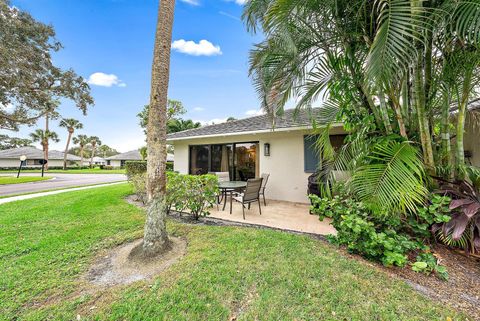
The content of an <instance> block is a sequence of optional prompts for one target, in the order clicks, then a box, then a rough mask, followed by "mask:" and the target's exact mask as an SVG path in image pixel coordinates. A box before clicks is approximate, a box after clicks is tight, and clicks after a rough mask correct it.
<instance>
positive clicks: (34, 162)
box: [27, 159, 41, 166]
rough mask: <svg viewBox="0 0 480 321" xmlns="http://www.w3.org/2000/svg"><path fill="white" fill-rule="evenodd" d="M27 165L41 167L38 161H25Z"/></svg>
mask: <svg viewBox="0 0 480 321" xmlns="http://www.w3.org/2000/svg"><path fill="white" fill-rule="evenodd" d="M27 165H29V166H32V165H41V164H40V159H27Z"/></svg>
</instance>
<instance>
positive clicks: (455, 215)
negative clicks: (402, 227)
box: [432, 168, 480, 253]
mask: <svg viewBox="0 0 480 321" xmlns="http://www.w3.org/2000/svg"><path fill="white" fill-rule="evenodd" d="M466 174H467V177H466V180H461V181H455V182H449V183H448V184H445V185H444V186H443V187H442V188H441V189H440V191H439V193H442V194H446V195H449V196H451V197H452V201H451V203H450V206H449V208H450V210H451V211H452V214H451V219H450V220H449V221H446V222H439V223H437V224H435V225H434V226H433V227H432V232H433V233H435V235H436V236H437V238H438V239H439V240H440V241H441V242H443V243H445V244H447V245H450V246H456V247H461V248H463V249H464V250H465V251H466V252H467V253H479V252H480V171H479V170H477V169H475V168H467V169H466ZM467 179H468V180H467Z"/></svg>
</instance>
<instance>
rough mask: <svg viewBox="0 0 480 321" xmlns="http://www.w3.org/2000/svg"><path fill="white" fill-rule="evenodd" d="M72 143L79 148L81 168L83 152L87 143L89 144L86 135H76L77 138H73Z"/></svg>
mask: <svg viewBox="0 0 480 321" xmlns="http://www.w3.org/2000/svg"><path fill="white" fill-rule="evenodd" d="M73 143H74V144H75V145H78V146H79V147H80V158H81V160H80V166H83V151H84V150H85V147H86V146H87V144H88V143H90V139H89V137H88V136H87V135H78V136H77V137H73Z"/></svg>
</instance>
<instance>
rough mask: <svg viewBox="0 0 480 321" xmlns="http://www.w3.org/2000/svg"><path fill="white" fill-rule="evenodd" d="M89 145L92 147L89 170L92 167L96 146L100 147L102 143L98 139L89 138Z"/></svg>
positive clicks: (94, 137) (95, 137)
mask: <svg viewBox="0 0 480 321" xmlns="http://www.w3.org/2000/svg"><path fill="white" fill-rule="evenodd" d="M88 140H89V141H90V145H91V146H92V154H91V155H90V168H92V167H93V157H95V152H96V148H97V145H101V144H102V142H101V141H100V138H98V137H97V136H91V137H90V138H89V139H88Z"/></svg>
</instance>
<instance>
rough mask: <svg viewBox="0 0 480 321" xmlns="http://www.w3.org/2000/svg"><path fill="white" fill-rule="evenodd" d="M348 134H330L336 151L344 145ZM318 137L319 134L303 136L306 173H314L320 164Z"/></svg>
mask: <svg viewBox="0 0 480 321" xmlns="http://www.w3.org/2000/svg"><path fill="white" fill-rule="evenodd" d="M346 136H347V135H330V143H331V144H332V147H333V149H334V150H335V151H337V150H338V149H339V148H340V147H341V146H342V145H343V141H344V140H345V137H346ZM317 139H318V135H305V136H304V137H303V150H304V171H305V172H306V173H314V172H316V171H317V169H318V167H319V166H320V162H321V160H320V156H319V155H318V152H317V151H316V149H315V142H316V141H317Z"/></svg>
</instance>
